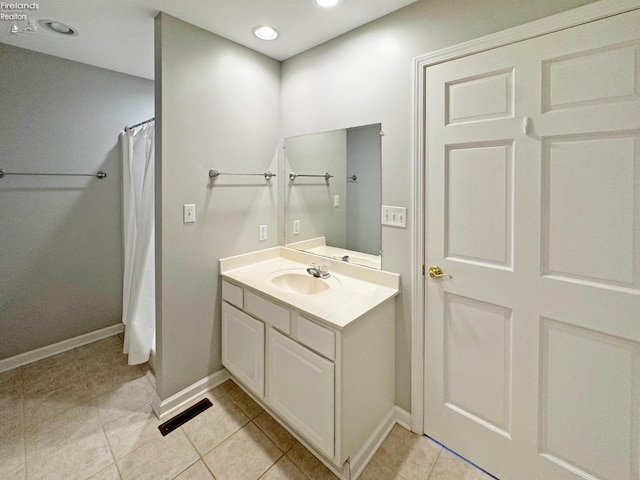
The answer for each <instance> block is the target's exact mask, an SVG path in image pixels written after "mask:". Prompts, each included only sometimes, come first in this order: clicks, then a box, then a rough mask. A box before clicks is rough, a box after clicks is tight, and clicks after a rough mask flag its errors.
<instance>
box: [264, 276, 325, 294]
mask: <svg viewBox="0 0 640 480" xmlns="http://www.w3.org/2000/svg"><path fill="white" fill-rule="evenodd" d="M269 280H270V281H271V284H272V285H273V286H274V287H276V288H279V289H280V290H283V291H285V292H290V293H297V294H300V295H316V294H318V293H322V292H325V291H327V290H329V288H331V284H330V281H331V280H334V281H335V278H331V277H330V278H327V279H323V278H316V277H314V276H313V275H309V274H308V273H307V272H306V271H291V270H288V271H282V272H276V273H273V274H271V275H269Z"/></svg>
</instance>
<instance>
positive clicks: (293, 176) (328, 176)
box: [289, 172, 333, 180]
mask: <svg viewBox="0 0 640 480" xmlns="http://www.w3.org/2000/svg"><path fill="white" fill-rule="evenodd" d="M297 177H320V178H324V179H325V180H329V179H330V178H333V175H331V174H330V173H324V174H323V175H302V174H300V173H294V172H289V179H290V180H295V179H296V178H297Z"/></svg>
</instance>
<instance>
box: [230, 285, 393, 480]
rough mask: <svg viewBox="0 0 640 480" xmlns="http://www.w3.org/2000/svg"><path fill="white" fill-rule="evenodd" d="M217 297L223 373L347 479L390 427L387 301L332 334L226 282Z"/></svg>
mask: <svg viewBox="0 0 640 480" xmlns="http://www.w3.org/2000/svg"><path fill="white" fill-rule="evenodd" d="M222 292H223V302H222V363H223V365H224V366H225V368H227V370H228V371H229V372H230V373H231V375H232V376H233V378H234V379H235V380H236V381H237V382H238V383H239V384H240V385H241V386H242V387H243V388H244V389H245V390H247V391H248V392H249V393H250V394H252V396H254V398H255V399H256V400H257V401H258V402H259V403H260V404H261V405H262V406H263V407H264V408H265V409H266V410H267V411H269V412H270V413H271V414H272V415H273V416H274V417H275V418H276V419H278V420H279V421H280V422H281V423H282V424H283V425H284V426H285V427H287V428H288V429H289V430H290V431H291V432H292V433H294V434H295V435H296V436H297V437H298V439H299V440H301V441H302V442H303V443H304V444H305V445H306V446H307V447H308V448H309V449H310V450H311V451H312V452H313V453H314V454H315V455H316V456H317V457H318V458H320V459H321V460H322V461H323V462H324V463H325V464H326V465H328V466H329V467H330V468H332V470H334V472H335V473H337V474H338V475H340V476H342V478H355V477H354V476H353V475H356V474H358V473H360V472H361V471H362V469H363V468H364V465H365V464H366V462H367V461H368V460H369V459H370V457H371V456H372V455H373V453H375V450H376V449H377V447H378V446H379V444H380V443H381V442H382V440H383V439H384V436H385V435H386V433H387V432H388V431H389V429H390V428H391V426H392V425H393V423H394V422H395V417H394V414H395V410H394V400H395V398H394V397H395V380H394V342H395V340H394V328H395V327H394V323H395V320H394V310H395V309H394V302H393V299H392V298H390V299H388V300H385V301H383V302H382V303H380V304H379V305H377V306H375V307H374V308H373V309H371V310H370V311H369V312H367V313H366V314H365V315H363V316H362V317H361V318H357V319H355V320H354V321H352V322H350V323H349V324H348V325H346V326H342V327H338V326H333V325H331V324H329V323H327V322H323V321H321V320H318V319H316V318H313V316H312V315H309V314H308V313H305V312H302V311H299V310H297V309H296V308H294V307H292V306H290V305H286V304H283V303H280V302H278V301H277V300H274V299H273V298H270V297H268V296H267V295H264V294H263V293H261V292H259V291H255V290H253V289H252V288H249V287H247V286H246V285H240V284H235V283H233V282H230V281H229V279H227V278H225V279H224V280H223V289H222ZM234 305H235V306H234ZM354 468H355V469H357V472H355V471H354ZM349 469H351V471H349Z"/></svg>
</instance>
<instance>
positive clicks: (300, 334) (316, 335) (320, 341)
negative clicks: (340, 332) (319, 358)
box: [296, 315, 336, 360]
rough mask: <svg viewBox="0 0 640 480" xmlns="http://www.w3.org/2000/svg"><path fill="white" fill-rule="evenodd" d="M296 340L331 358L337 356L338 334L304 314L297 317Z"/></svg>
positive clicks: (333, 358)
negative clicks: (308, 318)
mask: <svg viewBox="0 0 640 480" xmlns="http://www.w3.org/2000/svg"><path fill="white" fill-rule="evenodd" d="M296 340H298V341H299V342H300V343H302V344H303V345H306V346H307V347H309V348H310V349H311V350H315V351H316V352H318V353H319V354H320V355H323V356H325V357H326V358H328V359H329V360H335V358H336V334H335V332H334V331H333V330H329V329H328V328H325V327H322V326H320V325H318V324H317V323H315V322H312V321H311V320H307V319H306V318H305V317H303V316H302V315H297V318H296Z"/></svg>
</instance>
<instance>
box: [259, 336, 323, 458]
mask: <svg viewBox="0 0 640 480" xmlns="http://www.w3.org/2000/svg"><path fill="white" fill-rule="evenodd" d="M267 352H268V353H267V365H268V368H267V385H268V387H267V393H266V397H267V399H268V401H269V404H270V405H271V406H272V407H273V408H274V410H276V411H277V412H278V413H279V414H280V415H282V416H283V417H284V418H285V419H286V420H287V421H288V422H290V423H291V426H292V427H294V428H295V429H296V430H298V431H299V432H300V433H301V434H302V435H304V436H305V437H306V438H308V439H309V440H310V441H311V442H312V443H313V444H314V445H315V446H316V447H318V449H320V450H321V451H322V453H324V454H325V455H327V456H328V457H329V458H333V450H334V419H335V382H334V378H335V377H334V363H333V362H331V361H329V360H327V359H326V358H323V357H321V356H320V355H318V354H317V353H314V352H312V351H311V350H309V349H308V348H306V347H304V346H302V345H300V344H299V343H298V342H296V341H294V340H292V339H291V338H289V337H287V336H285V335H283V334H281V333H280V332H278V331H277V330H275V329H269V330H268V332H267Z"/></svg>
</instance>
